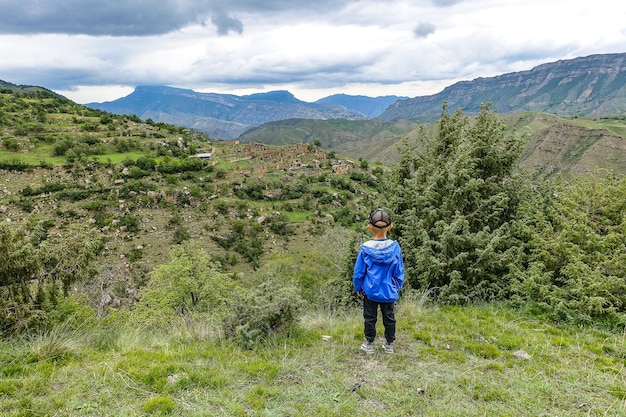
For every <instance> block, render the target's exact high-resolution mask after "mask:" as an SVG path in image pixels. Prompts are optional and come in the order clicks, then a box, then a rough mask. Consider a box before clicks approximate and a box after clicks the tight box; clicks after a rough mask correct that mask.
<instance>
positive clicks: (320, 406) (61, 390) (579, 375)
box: [0, 299, 626, 417]
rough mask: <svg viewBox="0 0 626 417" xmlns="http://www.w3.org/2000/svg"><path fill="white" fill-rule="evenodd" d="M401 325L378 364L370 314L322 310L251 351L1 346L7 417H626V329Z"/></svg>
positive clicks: (100, 335)
mask: <svg viewBox="0 0 626 417" xmlns="http://www.w3.org/2000/svg"><path fill="white" fill-rule="evenodd" d="M397 319H398V340H397V342H396V353H395V354H394V355H386V354H385V353H383V352H382V349H380V346H378V350H377V352H376V353H375V354H374V355H371V356H367V355H365V353H364V352H362V351H360V350H359V345H360V343H361V341H362V321H361V316H360V312H359V311H354V312H351V313H349V314H345V315H342V316H336V315H329V314H324V313H311V314H310V315H308V316H307V317H306V318H305V319H303V321H302V324H301V326H299V328H298V329H296V330H293V331H292V332H291V334H290V335H288V336H285V335H283V336H276V337H274V338H272V339H271V340H269V341H266V342H264V343H262V344H259V345H258V346H256V347H255V348H253V349H251V350H249V349H244V348H242V347H240V346H238V345H236V344H235V343H233V342H232V341H230V340H227V339H225V338H224V337H223V336H222V335H221V333H220V331H219V330H218V329H219V326H217V325H215V324H212V323H210V322H207V321H202V320H196V321H188V322H186V323H181V324H180V325H177V326H172V328H170V329H169V330H168V331H166V332H163V333H160V334H157V333H155V332H147V331H142V330H141V329H139V328H137V327H133V326H123V325H119V324H118V325H108V326H104V325H103V324H100V325H98V326H96V328H89V329H87V327H83V328H75V327H72V326H61V327H59V328H57V329H55V330H54V331H52V332H50V333H47V334H45V335H39V336H36V337H31V338H28V339H22V340H9V341H6V340H5V341H2V342H0V415H2V416H6V417H8V416H152V415H172V416H365V415H374V416H515V417H521V416H533V417H535V416H624V415H626V371H625V369H624V366H625V365H626V334H625V333H624V332H619V333H611V332H608V331H605V330H600V329H594V328H579V327H573V326H565V325H553V324H550V323H545V322H541V321H538V320H536V319H533V318H531V317H530V316H528V317H524V316H522V315H521V314H520V313H519V312H518V311H515V310H511V309H509V308H507V307H504V306H495V305H481V306H469V307H440V306H424V305H423V304H422V303H421V302H420V300H418V299H415V300H411V299H403V300H401V302H400V304H399V305H398V309H397ZM379 325H380V323H379ZM379 329H380V330H381V332H382V326H380V327H379ZM377 344H378V345H379V343H377Z"/></svg>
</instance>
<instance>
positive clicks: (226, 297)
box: [134, 243, 237, 322]
mask: <svg viewBox="0 0 626 417" xmlns="http://www.w3.org/2000/svg"><path fill="white" fill-rule="evenodd" d="M236 294H237V285H236V283H235V281H233V279H232V278H231V277H230V276H229V275H227V274H225V273H223V272H221V266H220V265H219V264H218V263H216V262H214V261H213V260H212V259H211V257H209V255H208V254H207V253H206V252H204V251H203V250H202V249H200V248H198V247H196V246H195V245H193V244H192V243H186V244H184V245H181V246H177V247H175V248H174V249H172V251H171V260H170V262H168V263H167V264H163V265H160V266H158V267H157V268H156V269H155V270H154V271H153V272H152V274H151V277H150V281H149V282H148V285H147V286H146V287H145V288H144V289H143V290H142V291H141V293H140V300H139V301H138V302H137V303H136V304H135V307H134V313H135V314H136V315H138V317H139V318H140V319H141V320H143V321H146V322H155V321H156V322H159V321H165V322H167V321H168V320H170V319H171V318H172V317H174V316H176V315H187V314H191V313H208V314H211V315H213V316H216V317H219V316H221V315H223V314H224V313H225V311H226V310H227V307H228V306H229V305H230V303H231V302H232V301H233V298H235V297H236Z"/></svg>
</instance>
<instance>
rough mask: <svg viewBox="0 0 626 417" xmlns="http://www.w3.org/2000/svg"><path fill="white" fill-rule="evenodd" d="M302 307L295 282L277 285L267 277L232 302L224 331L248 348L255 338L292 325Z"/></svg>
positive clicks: (301, 300)
mask: <svg viewBox="0 0 626 417" xmlns="http://www.w3.org/2000/svg"><path fill="white" fill-rule="evenodd" d="M303 306H304V300H303V299H302V297H301V296H300V290H299V289H298V287H297V286H296V284H295V283H294V282H277V281H276V280H275V279H272V278H271V277H270V278H269V279H267V280H265V281H263V282H261V283H260V284H259V285H258V286H256V287H253V288H250V289H249V290H248V291H247V292H246V293H245V294H243V296H240V297H237V298H236V299H235V300H234V305H233V307H232V310H231V313H230V315H229V317H228V319H227V320H226V321H225V329H224V330H225V333H226V334H227V335H229V336H231V337H233V338H235V339H236V340H238V341H239V342H241V343H242V344H243V345H244V346H246V347H250V343H251V342H254V341H255V340H257V339H261V338H264V337H266V336H267V335H269V334H270V333H272V332H276V331H281V330H286V329H288V328H290V327H291V326H293V325H294V324H295V323H296V321H297V319H298V317H299V313H300V311H301V309H302V307H303Z"/></svg>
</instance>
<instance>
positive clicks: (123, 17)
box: [0, 0, 350, 36]
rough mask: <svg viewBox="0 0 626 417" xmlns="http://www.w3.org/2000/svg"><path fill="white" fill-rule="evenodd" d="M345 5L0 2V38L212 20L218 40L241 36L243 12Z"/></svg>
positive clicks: (249, 0)
mask: <svg viewBox="0 0 626 417" xmlns="http://www.w3.org/2000/svg"><path fill="white" fill-rule="evenodd" d="M349 2H350V1H348V0H341V1H332V0H323V1H315V2H303V3H300V2H293V1H289V0H270V1H254V0H134V1H127V0H108V1H93V0H55V1H52V0H43V1H42V0H0V10H2V13H0V34H1V33H11V34H43V33H63V34H84V35H93V36H148V35H159V34H165V33H169V32H173V31H176V30H179V29H182V28H184V27H186V26H189V25H193V24H205V23H206V22H207V21H209V20H210V22H211V23H212V24H214V25H215V26H216V28H217V32H218V33H219V34H221V35H224V34H228V33H229V32H230V31H233V32H237V33H241V32H242V31H243V25H244V24H243V22H242V21H241V20H239V19H237V18H234V17H232V16H233V15H234V14H237V13H238V12H242V13H261V14H263V13H277V12H281V13H286V14H288V13H308V12H330V11H332V10H335V9H337V8H341V7H343V6H344V5H345V4H346V3H349Z"/></svg>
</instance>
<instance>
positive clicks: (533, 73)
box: [88, 53, 626, 143]
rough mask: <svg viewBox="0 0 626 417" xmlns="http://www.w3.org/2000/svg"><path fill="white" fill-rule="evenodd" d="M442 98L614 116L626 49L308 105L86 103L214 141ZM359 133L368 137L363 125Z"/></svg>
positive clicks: (175, 95) (282, 99) (218, 98)
mask: <svg viewBox="0 0 626 417" xmlns="http://www.w3.org/2000/svg"><path fill="white" fill-rule="evenodd" d="M444 102H447V103H448V108H449V109H450V110H451V111H455V110H456V109H457V108H462V109H463V111H464V112H465V113H466V114H468V115H472V114H475V113H477V112H478V109H479V108H480V105H481V104H483V103H487V102H490V103H492V108H493V109H495V110H497V111H498V112H499V113H500V114H502V115H506V114H516V113H524V112H537V113H548V114H557V115H561V116H563V117H598V116H599V117H605V116H612V115H621V114H623V113H624V111H625V110H626V54H625V53H622V54H604V55H591V56H587V57H580V58H575V59H571V60H562V61H557V62H549V63H545V64H542V65H539V66H537V67H535V68H532V69H530V70H527V71H519V72H514V73H508V74H502V75H499V76H495V77H481V78H477V79H475V80H468V81H461V82H458V83H455V84H453V85H451V86H448V87H446V88H445V89H444V90H443V91H441V92H440V93H437V94H433V95H428V96H419V97H414V98H406V97H399V96H385V97H364V96H349V95H345V94H337V95H333V96H329V97H326V98H323V99H320V100H318V101H316V102H314V103H307V102H303V101H300V100H297V99H296V98H295V97H294V96H293V95H292V94H291V93H289V92H287V91H274V92H269V93H260V94H252V95H248V96H235V95H228V94H216V93H197V92H194V91H192V90H185V89H179V88H172V87H163V86H139V87H137V88H136V90H135V91H134V92H133V93H132V94H130V95H128V96H126V97H122V98H119V99H117V100H114V101H112V102H106V103H90V104H88V106H89V107H92V108H97V109H101V110H105V111H108V112H111V113H115V114H133V115H136V116H138V117H140V118H142V119H144V120H147V119H151V120H154V121H157V122H165V123H171V124H174V125H177V126H185V127H189V128H193V129H196V130H199V131H202V132H204V133H206V134H208V135H209V136H211V137H212V138H214V139H234V138H237V137H239V136H240V135H244V134H247V131H248V130H249V129H254V128H257V127H260V126H262V125H263V124H264V123H273V122H277V121H282V120H289V119H314V120H331V119H348V120H364V119H373V118H380V119H382V120H384V121H387V122H394V121H399V120H407V121H410V122H416V121H419V122H421V123H425V124H428V123H432V122H434V121H436V120H437V119H438V118H439V116H440V114H441V108H442V105H443V103H444ZM321 126H323V124H322V125H321ZM255 134H258V133H255ZM321 134H322V135H323V132H321ZM363 136H365V137H368V133H367V127H366V128H365V132H364V133H363ZM264 142H265V143H273V142H270V141H265V140H264Z"/></svg>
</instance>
